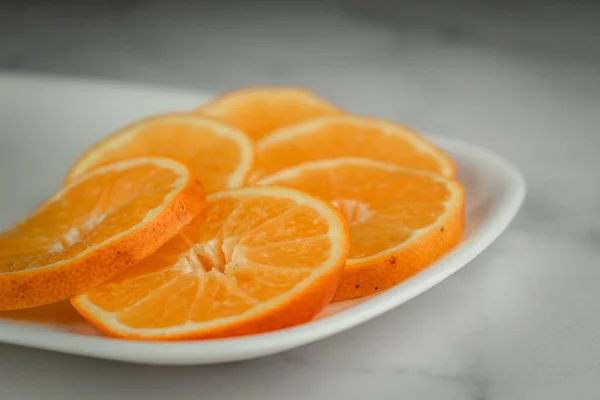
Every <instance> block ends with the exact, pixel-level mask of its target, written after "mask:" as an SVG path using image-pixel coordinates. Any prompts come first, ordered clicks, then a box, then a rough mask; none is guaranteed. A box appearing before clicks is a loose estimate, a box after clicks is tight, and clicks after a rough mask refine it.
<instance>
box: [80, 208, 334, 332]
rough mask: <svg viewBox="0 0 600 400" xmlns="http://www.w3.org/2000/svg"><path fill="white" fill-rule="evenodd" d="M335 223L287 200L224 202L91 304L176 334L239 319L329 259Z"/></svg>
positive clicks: (91, 295) (93, 296)
mask: <svg viewBox="0 0 600 400" xmlns="http://www.w3.org/2000/svg"><path fill="white" fill-rule="evenodd" d="M328 230H329V222H328V221H327V220H325V219H324V218H323V217H322V216H320V215H319V214H318V213H317V212H316V211H315V210H314V209H312V208H310V207H308V206H304V205H301V204H298V203H296V202H295V201H293V200H291V199H286V198H281V199H274V198H248V199H238V198H222V199H219V200H218V201H212V202H211V201H209V202H208V204H207V207H206V209H205V211H204V212H203V213H201V214H200V215H199V216H197V217H196V218H195V219H194V220H193V221H192V223H191V224H190V225H188V226H186V227H185V228H184V229H183V230H182V231H181V232H180V234H179V235H178V236H176V237H175V238H174V239H173V240H171V241H170V242H168V243H167V244H166V245H164V246H163V247H162V248H161V249H160V250H159V251H157V252H156V253H155V254H153V255H152V256H150V257H148V258H147V259H145V260H144V261H142V262H141V263H139V264H138V265H137V266H135V267H134V268H132V269H130V270H128V271H126V272H125V273H124V274H122V275H120V276H118V277H116V278H114V279H112V280H111V281H109V282H108V283H107V284H105V285H102V286H100V287H97V288H95V289H92V290H91V291H89V292H88V293H87V298H88V300H89V302H91V303H92V304H93V305H94V306H95V307H98V308H100V309H101V310H103V311H105V312H109V313H114V314H113V316H114V318H115V320H116V322H118V323H119V324H121V325H125V326H129V327H131V328H136V329H140V328H169V327H173V326H185V325H186V324H191V323H203V322H211V321H214V320H218V319H222V318H227V317H234V316H239V315H241V314H243V313H245V312H247V311H251V309H253V308H254V307H256V306H260V305H261V304H262V303H265V302H267V301H269V300H272V299H275V298H277V297H278V296H280V295H282V294H285V293H286V292H289V291H290V290H291V289H293V288H294V287H295V286H296V285H298V284H299V283H301V282H303V281H304V280H305V279H306V278H307V277H308V276H309V275H310V274H311V273H313V271H314V270H315V268H317V267H319V266H320V265H322V264H323V263H324V262H326V261H327V260H328V258H329V257H330V254H331V250H332V247H331V246H332V242H331V238H330V237H328V236H326V235H327V233H328Z"/></svg>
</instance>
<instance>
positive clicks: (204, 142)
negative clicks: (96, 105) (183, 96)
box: [67, 113, 255, 193]
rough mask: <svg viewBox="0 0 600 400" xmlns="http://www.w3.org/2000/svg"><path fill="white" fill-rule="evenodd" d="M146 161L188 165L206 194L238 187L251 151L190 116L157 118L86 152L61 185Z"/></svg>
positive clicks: (235, 135) (222, 129)
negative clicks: (107, 167)
mask: <svg viewBox="0 0 600 400" xmlns="http://www.w3.org/2000/svg"><path fill="white" fill-rule="evenodd" d="M147 156H163V157H169V158H172V159H175V160H177V161H180V162H182V163H184V164H186V165H188V166H189V167H190V168H191V169H192V171H194V173H195V174H196V176H197V177H198V179H199V180H200V182H202V186H203V188H204V190H206V191H207V192H209V193H210V192H214V191H218V190H223V189H228V188H234V187H238V186H243V185H244V183H245V182H246V178H247V177H248V174H249V173H250V171H251V169H252V166H253V163H254V156H255V149H254V144H253V142H252V140H250V139H249V138H248V137H247V136H246V135H245V134H243V133H242V132H240V131H238V130H236V129H234V128H231V127H229V126H226V125H224V124H222V123H219V122H216V121H213V120H210V119H206V118H202V117H199V116H197V115H192V114H177V113H172V114H163V115H158V116H153V117H150V118H146V119H142V120H141V121H138V122H135V123H133V124H131V125H129V126H127V127H125V128H123V129H121V130H119V131H118V132H115V133H113V134H111V135H109V136H108V137H106V138H105V139H104V140H102V141H100V142H99V143H97V144H96V145H94V146H92V147H91V148H90V149H89V150H87V151H86V152H85V153H84V154H83V155H82V156H81V157H80V158H79V159H78V160H77V161H76V162H75V164H74V165H73V166H72V167H71V169H70V170H69V171H68V173H67V181H70V180H72V179H73V178H75V177H77V176H79V175H81V174H82V173H84V172H86V171H88V170H91V169H94V168H97V167H98V166H101V165H104V164H106V163H110V162H114V161H118V160H123V159H127V158H132V157H147Z"/></svg>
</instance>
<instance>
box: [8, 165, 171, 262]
mask: <svg viewBox="0 0 600 400" xmlns="http://www.w3.org/2000/svg"><path fill="white" fill-rule="evenodd" d="M178 179H179V175H177V174H176V173H175V172H174V171H169V170H165V169H164V168H159V167H157V166H153V165H139V166H136V167H132V168H130V169H128V171H127V174H126V175H123V174H122V173H121V172H120V171H111V172H108V173H103V174H100V175H97V176H96V177H94V178H93V179H88V180H84V181H83V182H82V183H80V184H78V185H77V186H75V187H74V188H73V190H70V189H69V188H67V189H66V191H63V192H62V195H61V197H60V198H58V199H57V200H56V201H51V202H49V203H46V205H45V206H44V207H43V208H42V209H41V210H40V211H39V212H38V213H36V214H35V215H33V216H31V217H30V218H28V219H27V220H25V221H23V222H22V223H20V224H18V225H16V226H15V227H13V228H11V229H9V230H8V231H6V232H3V233H1V234H0V249H1V255H0V273H11V272H17V271H23V270H26V269H34V268H37V267H41V266H46V265H48V264H54V263H57V262H60V261H62V260H66V259H70V258H73V257H74V256H76V255H77V254H79V253H81V252H83V251H85V250H87V249H88V248H90V247H93V246H96V245H98V244H100V243H102V242H104V241H105V240H107V239H109V238H111V237H114V236H115V235H118V234H119V233H121V232H123V231H125V230H127V229H129V228H131V227H133V226H135V225H136V224H138V223H139V222H141V221H142V220H144V218H146V216H147V215H148V210H151V209H153V208H155V207H158V206H160V205H161V204H162V203H163V202H164V199H165V198H164V194H165V193H166V192H169V191H170V188H172V187H174V186H175V185H176V184H177V180H178ZM156 188H160V189H159V190H158V189H156Z"/></svg>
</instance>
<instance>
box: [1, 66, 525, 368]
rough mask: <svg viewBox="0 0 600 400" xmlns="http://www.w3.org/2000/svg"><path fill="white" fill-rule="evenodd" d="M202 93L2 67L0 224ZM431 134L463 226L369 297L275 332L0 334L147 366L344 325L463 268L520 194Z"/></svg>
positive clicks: (491, 169)
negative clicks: (122, 137)
mask: <svg viewBox="0 0 600 400" xmlns="http://www.w3.org/2000/svg"><path fill="white" fill-rule="evenodd" d="M208 97H209V94H207V93H195V94H193V93H182V92H176V91H171V90H163V89H158V88H147V87H140V86H136V85H126V84H122V83H116V82H99V81H89V80H74V79H65V78H56V77H48V76H46V77H44V76H33V75H15V74H4V75H3V74H0V121H1V122H0V123H1V130H0V187H2V188H4V191H3V193H2V208H1V210H0V228H5V227H7V226H8V225H9V224H11V223H13V222H15V221H16V220H18V219H20V218H21V217H22V216H24V215H25V214H26V213H27V212H29V211H30V210H31V209H32V208H33V207H35V205H36V204H38V203H39V202H40V201H41V200H43V199H44V198H45V197H46V196H47V195H48V194H50V193H51V192H53V191H54V190H55V188H57V187H58V186H59V185H60V182H61V179H62V176H63V174H64V172H65V171H66V169H67V167H68V166H69V165H70V163H71V162H72V161H73V160H74V159H75V157H76V156H77V155H78V154H79V153H80V152H81V151H83V150H84V149H85V148H86V147H87V146H89V145H90V144H92V143H93V142H95V141H96V140H97V139H98V138H100V137H102V136H103V135H104V134H106V133H108V132H110V131H112V130H113V129H115V128H118V127H120V126H121V125H124V124H126V123H128V122H130V121H131V120H134V119H136V118H139V117H142V116H146V115H148V114H151V113H156V112H166V111H170V110H175V111H176V110H187V109H191V108H193V107H195V106H197V105H198V104H200V103H202V102H203V101H205V100H206V99H207V98H208ZM431 139H432V140H433V141H434V142H435V143H437V144H438V145H439V146H441V147H442V148H443V149H445V150H446V151H447V152H448V153H450V155H451V156H452V158H453V159H454V160H455V161H456V163H457V166H458V178H459V180H460V182H461V183H462V184H463V185H464V187H465V191H466V213H465V216H466V232H465V235H464V238H463V241H462V243H461V244H460V245H459V246H458V247H456V249H455V250H453V251H452V252H451V253H449V254H448V255H447V256H445V257H444V258H443V259H441V260H439V261H438V262H436V263H435V264H433V265H432V266H431V267H429V268H428V269H426V270H424V271H423V272H421V273H419V274H418V275H416V276H414V277H413V278H411V279H409V280H407V281H405V282H404V283H402V284H399V285H397V286H396V287H394V288H391V289H389V290H387V291H385V292H382V293H380V294H378V295H376V296H373V297H370V298H365V299H360V300H353V301H347V302H343V303H337V304H332V305H329V306H328V307H327V308H326V309H325V310H324V311H323V313H322V314H321V315H320V316H319V317H318V318H317V319H316V320H315V321H313V322H310V323H307V324H304V325H302V326H298V327H295V328H290V329H285V330H280V331H276V332H271V333H266V334H261V335H256V336H248V337H243V338H234V339H227V340H215V341H190V342H179V343H177V342H175V343H147V342H146V343H144V342H133V341H122V340H116V339H109V338H105V337H102V336H99V335H97V334H96V333H95V332H94V331H93V330H92V329H91V328H89V327H87V326H85V325H79V324H63V325H60V324H43V323H31V322H23V321H15V320H10V319H6V318H3V319H0V342H5V343H12V344H16V345H22V346H29V347H35V348H40V349H47V350H52V351H58V352H64V353H71V354H78V355H82V356H91V357H98V358H105V359H112V360H121V361H128V362H138V363H148V364H172V365H184V364H208V363H219V362H228V361H235V360H244V359H249V358H254V357H260V356H265V355H269V354H274V353H277V352H281V351H284V350H288V349H291V348H294V347H297V346H301V345H303V344H307V343H310V342H313V341H316V340H319V339H323V338H326V337H328V336H331V335H334V334H336V333H338V332H342V331H344V330H347V329H350V328H352V327H354V326H356V325H358V324H361V323H363V322H365V321H368V320H369V319H372V318H374V317H376V316H378V315H381V314H383V313H384V312H386V311H389V310H391V309H392V308H394V307H397V306H399V305H400V304H402V303H404V302H406V301H408V300H410V299H411V298H413V297H415V296H417V295H418V294H420V293H422V292H424V291H425V290H427V289H429V288H431V287H432V286H434V285H435V284H437V283H438V282H440V281H442V280H443V279H445V278H447V277H448V276H450V275H451V274H452V273H454V272H455V271H457V270H458V269H460V268H461V267H463V266H464V265H465V264H467V263H468V262H469V261H471V260H472V259H473V258H474V257H475V256H477V255H478V254H479V253H481V252H482V251H483V250H484V249H485V248H486V247H487V246H489V245H490V243H492V242H493V241H494V240H495V239H496V238H497V237H498V236H499V235H500V234H501V233H502V231H504V229H505V228H506V227H507V225H508V224H509V223H510V221H511V220H512V219H513V217H514V216H515V214H516V213H517V210H518V209H519V207H520V206H521V203H522V201H523V198H524V196H525V182H524V180H523V178H522V176H521V175H520V173H519V172H518V171H517V170H516V169H515V168H514V167H512V166H511V165H509V164H508V163H507V162H506V161H505V160H503V159H502V158H500V157H498V156H497V155H495V154H493V153H491V152H489V151H487V150H484V149H482V148H480V147H477V146H474V145H471V144H468V143H464V142H461V141H458V140H455V139H452V138H448V137H435V136H431Z"/></svg>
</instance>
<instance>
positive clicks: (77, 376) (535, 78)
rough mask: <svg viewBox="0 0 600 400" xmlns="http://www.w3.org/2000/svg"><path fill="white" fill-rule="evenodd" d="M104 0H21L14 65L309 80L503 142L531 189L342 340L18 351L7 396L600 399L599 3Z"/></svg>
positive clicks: (174, 80) (182, 80) (11, 35)
mask: <svg viewBox="0 0 600 400" xmlns="http://www.w3.org/2000/svg"><path fill="white" fill-rule="evenodd" d="M88 3H89V2H76V1H72V0H69V1H62V2H47V3H44V2H40V1H37V2H36V1H29V0H24V1H22V2H14V3H13V5H12V6H7V5H4V4H3V5H2V8H0V69H5V70H20V71H23V70H32V71H36V72H51V73H61V74H69V75H77V76H99V77H105V78H117V79H127V80H133V81H140V82H150V83H160V84H168V85H172V86H177V87H185V88H202V89H211V90H225V89H228V88H232V87H235V86H242V85H244V86H245V85H256V84H265V83H289V82H291V83H296V84H301V85H307V86H310V87H312V88H314V89H315V90H317V91H318V92H320V93H321V94H322V95H323V96H325V97H327V98H329V99H331V100H332V101H335V102H338V103H339V104H340V105H342V106H343V107H346V108H348V109H350V110H354V111H356V112H362V113H366V114H372V115H379V116H381V117H385V118H392V119H395V120H398V121H402V122H403V123H405V124H407V125H410V126H412V127H414V128H416V129H420V130H426V131H430V132H435V133H439V134H445V135H452V136H455V137H460V138H463V139H466V140H469V141H472V142H475V143H478V144H481V145H483V146H486V147H488V148H490V149H492V150H494V151H497V152H499V153H501V154H503V155H504V156H505V157H506V158H508V159H509V160H511V161H512V162H513V163H515V164H516V165H517V166H518V167H519V168H520V169H521V170H522V171H523V173H524V175H525V177H526V179H527V181H528V184H529V188H528V189H529V192H528V197H527V199H526V201H525V204H524V206H523V209H522V211H521V212H520V214H519V215H518V218H517V219H516V220H515V222H514V223H513V224H512V225H511V226H510V227H509V229H508V230H507V231H506V233H505V234H504V235H503V236H502V237H501V238H500V239H499V240H498V241H497V242H495V243H494V244H493V245H492V246H491V247H490V248H489V249H488V250H487V251H486V252H485V253H484V254H482V255H481V256H480V257H478V258H477V259H476V260H474V261H473V262H471V263H470V264H469V265H468V266H467V267H465V268H464V269H462V270H461V271H460V272H458V273H457V274H455V275H453V276H452V277H451V278H449V279H448V280H446V281H444V282H443V283H441V284H440V285H438V286H436V287H435V288H434V289H432V290H430V291H428V292H426V293H425V294H423V295H421V296H418V297H417V298H415V299H414V300H412V301H410V302H409V303H407V304H405V305H403V306H402V307H399V308H397V309H395V310H394V311H392V312H389V313H387V314H385V315H383V316H381V317H379V318H377V319H375V320H373V321H371V322H369V323H366V324H364V325H362V326H359V327H357V328H355V329H352V330H350V331H348V332H345V333H343V334H339V335H336V336H334V337H332V338H329V339H326V340H323V341H320V342H318V343H315V344H311V345H308V346H304V347H301V348H298V349H296V350H293V351H290V352H287V353H283V354H280V355H276V356H272V357H267V358H263V359H258V360H254V361H248V362H242V363H235V364H227V365H219V366H208V367H185V368H159V367H148V366H138V365H128V364H119V363H112V362H105V361H97V360H90V359H84V358H79V357H73V356H66V355H58V354H53V353H50V352H43V351H36V350H30V349H24V348H19V347H13V346H7V345H0V357H1V358H2V360H3V362H2V363H0V393H1V395H0V397H1V398H3V399H4V398H6V399H7V400H8V399H10V400H20V399H34V398H41V397H42V396H43V397H44V398H46V399H49V400H53V399H90V400H91V399H107V398H123V399H132V400H133V399H167V398H168V399H220V398H223V399H238V398H240V399H245V400H251V399H263V400H269V399H277V400H280V399H306V398H311V399H332V398H343V399H348V400H352V399H364V398H370V399H374V400H380V399H381V400H387V399H390V400H396V399H400V398H402V399H421V400H429V399H444V400H484V399H485V400H496V399H498V400H505V399H511V400H521V399H523V400H538V399H539V400H542V399H543V400H553V399H557V400H558V399H567V398H576V399H581V400H584V399H597V398H600V384H598V383H597V377H598V376H600V301H599V300H598V296H599V294H598V293H599V291H598V287H599V282H600V268H598V263H599V261H600V257H599V256H600V218H599V217H598V215H600V184H599V183H598V182H599V180H598V177H597V171H599V170H600V158H599V157H598V155H597V153H598V151H599V150H600V134H599V131H598V129H599V128H598V127H599V126H600V46H598V43H599V42H600V4H598V3H592V2H570V3H566V2H557V1H546V2H542V1H537V2H536V1H529V2H525V3H520V5H517V4H514V5H511V4H507V3H509V2H494V3H489V2H474V1H471V2H467V1H464V0H457V1H453V2H444V1H441V0H438V1H435V0H427V1H421V2H418V3H417V2H414V3H413V4H410V5H409V3H408V2H402V3H401V2H397V3H398V4H396V3H394V2H391V1H384V0H371V1H367V0H363V1H323V2H320V3H318V4H319V5H316V4H317V2H314V5H313V3H311V2H268V1H260V2H250V3H249V4H246V5H245V4H244V2H239V1H238V2H235V1H221V2H216V1H213V2H203V3H202V4H199V3H197V2H192V1H179V0H175V1H171V2H169V3H168V5H167V2H164V1H163V2H157V1H134V0H129V1H126V2H121V1H110V2H104V3H102V4H96V5H92V4H88ZM98 3H100V2H98ZM303 3H304V4H303ZM309 3H310V4H309ZM400 3H401V4H402V5H401V4H400ZM483 3H485V4H486V6H485V7H484V6H483ZM515 3H516V2H515ZM394 4H396V5H394ZM478 4H479V5H478ZM0 95H1V94H0ZM594 170H595V171H596V173H592V171H594Z"/></svg>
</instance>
